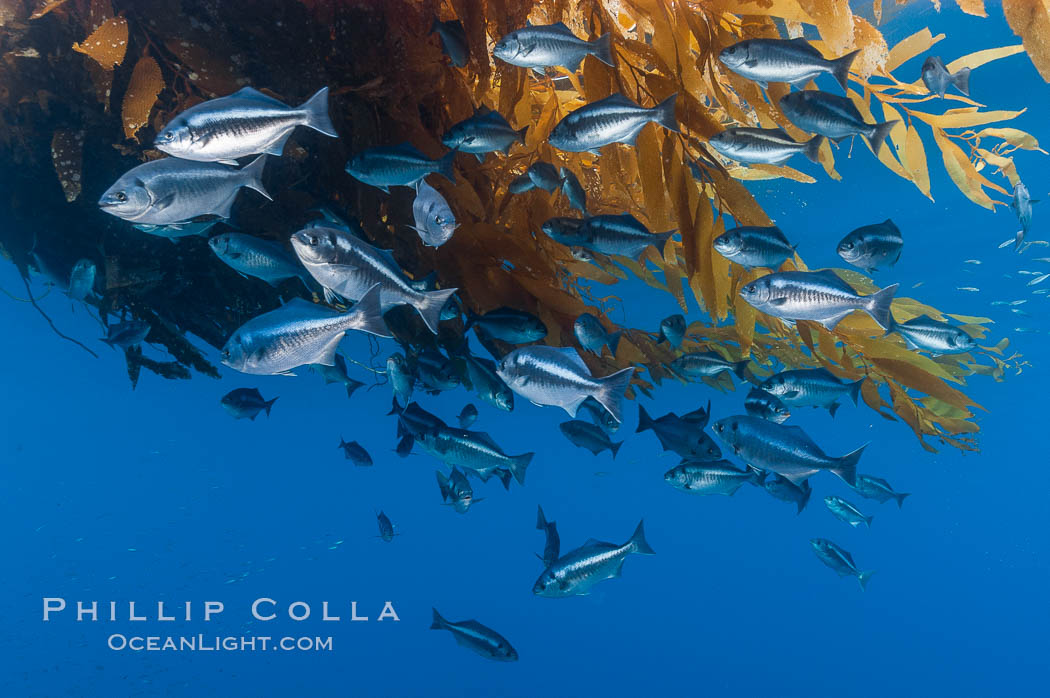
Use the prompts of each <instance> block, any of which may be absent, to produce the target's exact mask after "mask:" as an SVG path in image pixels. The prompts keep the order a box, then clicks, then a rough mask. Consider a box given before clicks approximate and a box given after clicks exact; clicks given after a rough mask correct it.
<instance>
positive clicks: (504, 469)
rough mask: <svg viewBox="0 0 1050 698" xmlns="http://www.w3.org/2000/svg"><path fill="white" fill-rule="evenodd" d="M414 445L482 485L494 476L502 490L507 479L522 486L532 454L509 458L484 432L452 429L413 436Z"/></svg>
mask: <svg viewBox="0 0 1050 698" xmlns="http://www.w3.org/2000/svg"><path fill="white" fill-rule="evenodd" d="M413 438H415V439H416V443H418V444H419V445H420V448H422V449H423V450H424V451H425V452H426V453H428V454H430V455H431V456H433V457H434V458H437V459H438V460H440V461H441V462H443V463H444V464H445V465H447V466H449V467H453V466H458V467H460V468H462V469H463V470H465V471H468V472H470V473H473V474H474V475H476V476H477V477H478V478H480V479H481V481H482V482H487V481H488V480H489V478H490V477H492V476H493V475H496V476H497V477H499V478H500V479H501V480H502V481H503V485H504V487H508V488H509V487H510V477H511V476H513V477H514V479H515V480H517V481H518V484H520V485H524V484H525V469H526V468H528V467H529V464H530V463H531V462H532V457H533V456H534V455H535V454H534V453H523V454H521V455H519V456H510V455H507V454H506V453H504V451H503V449H501V448H500V447H499V446H498V445H497V444H496V442H495V441H494V440H493V439H492V437H491V436H489V435H488V434H487V433H485V432H483V431H469V430H467V429H453V428H451V427H445V426H433V427H430V428H428V429H425V430H422V431H418V432H416V433H414V434H413Z"/></svg>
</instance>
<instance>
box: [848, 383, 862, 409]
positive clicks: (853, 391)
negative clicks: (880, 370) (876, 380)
mask: <svg viewBox="0 0 1050 698" xmlns="http://www.w3.org/2000/svg"><path fill="white" fill-rule="evenodd" d="M862 385H864V379H863V378H861V379H860V380H859V381H856V382H854V383H850V386H849V396H850V397H851V398H852V399H853V404H854V405H859V404H860V402H858V400H859V398H860V387H861V386H862Z"/></svg>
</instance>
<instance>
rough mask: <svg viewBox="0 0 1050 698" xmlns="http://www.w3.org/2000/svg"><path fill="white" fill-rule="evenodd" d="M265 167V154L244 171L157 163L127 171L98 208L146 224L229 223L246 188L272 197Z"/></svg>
mask: <svg viewBox="0 0 1050 698" xmlns="http://www.w3.org/2000/svg"><path fill="white" fill-rule="evenodd" d="M265 166H266V156H265V155H260V156H259V157H257V158H256V159H255V160H253V161H252V162H251V164H248V165H245V166H244V167H242V168H241V169H239V170H238V169H236V168H233V167H229V166H228V165H222V164H220V163H217V162H193V161H190V160H180V159H178V158H163V159H161V160H152V161H150V162H146V163H143V164H141V165H139V166H138V167H133V168H131V169H130V170H128V171H127V172H125V173H124V175H123V176H121V177H120V179H118V180H117V181H116V182H114V183H113V185H112V186H111V187H110V188H109V189H107V190H106V191H105V193H104V194H102V198H100V199H99V200H98V205H99V207H100V208H101V209H102V210H103V211H105V212H106V213H108V214H110V215H112V216H116V217H117V218H123V219H124V220H127V221H131V222H132V223H140V224H145V225H171V224H173V223H185V222H187V221H189V220H190V219H192V218H196V217H198V216H218V217H219V218H229V217H230V211H231V209H232V208H233V202H234V201H235V200H236V199H237V193H238V192H239V191H240V190H241V189H242V188H244V187H247V188H249V189H254V190H255V191H257V192H259V193H260V194H262V195H263V196H265V197H266V198H267V199H269V198H270V195H269V194H267V193H266V189H265V188H264V187H263V183H262V173H263V168H264V167H265Z"/></svg>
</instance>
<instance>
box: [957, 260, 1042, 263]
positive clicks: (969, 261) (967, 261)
mask: <svg viewBox="0 0 1050 698" xmlns="http://www.w3.org/2000/svg"><path fill="white" fill-rule="evenodd" d="M1036 261H1037V262H1038V261H1040V260H1038V259H1037V260H1036ZM963 264H983V262H982V261H981V260H979V259H967V260H966V261H964V262H963Z"/></svg>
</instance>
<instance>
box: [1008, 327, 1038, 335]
mask: <svg viewBox="0 0 1050 698" xmlns="http://www.w3.org/2000/svg"><path fill="white" fill-rule="evenodd" d="M1014 332H1020V333H1021V334H1038V333H1039V330H1038V329H1036V328H1035V327H1015V328H1014Z"/></svg>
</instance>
